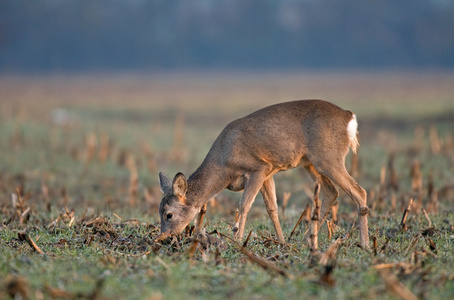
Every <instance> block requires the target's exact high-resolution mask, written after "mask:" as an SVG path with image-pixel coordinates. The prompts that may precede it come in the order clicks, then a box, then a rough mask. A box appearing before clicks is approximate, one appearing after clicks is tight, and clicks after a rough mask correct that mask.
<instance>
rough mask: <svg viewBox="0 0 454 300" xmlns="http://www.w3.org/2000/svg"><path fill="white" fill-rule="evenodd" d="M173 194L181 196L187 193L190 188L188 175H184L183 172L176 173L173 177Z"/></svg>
mask: <svg viewBox="0 0 454 300" xmlns="http://www.w3.org/2000/svg"><path fill="white" fill-rule="evenodd" d="M172 185H173V194H174V195H175V196H178V197H180V198H182V197H184V196H185V195H186V191H187V190H188V182H187V181H186V177H184V175H183V173H178V174H177V175H175V178H174V179H173V183H172Z"/></svg>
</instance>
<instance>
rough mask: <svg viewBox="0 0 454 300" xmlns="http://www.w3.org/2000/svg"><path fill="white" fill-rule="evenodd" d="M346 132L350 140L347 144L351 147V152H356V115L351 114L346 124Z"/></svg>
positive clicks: (357, 144) (357, 143)
mask: <svg viewBox="0 0 454 300" xmlns="http://www.w3.org/2000/svg"><path fill="white" fill-rule="evenodd" d="M347 134H348V139H349V141H350V144H349V146H350V147H351V148H352V151H353V153H355V154H356V153H357V152H358V147H359V141H358V122H357V121H356V115H355V114H353V116H352V119H351V120H350V122H348V125H347Z"/></svg>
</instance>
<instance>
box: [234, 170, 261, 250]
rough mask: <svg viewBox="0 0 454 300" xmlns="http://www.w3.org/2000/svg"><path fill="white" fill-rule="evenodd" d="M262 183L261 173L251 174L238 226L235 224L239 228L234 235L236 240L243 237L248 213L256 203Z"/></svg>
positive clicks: (242, 198) (242, 200) (241, 202)
mask: <svg viewBox="0 0 454 300" xmlns="http://www.w3.org/2000/svg"><path fill="white" fill-rule="evenodd" d="M262 185H263V178H262V176H260V175H251V176H250V177H249V178H248V179H247V181H246V185H245V187H244V192H243V196H242V197H241V201H240V212H239V216H238V226H237V225H236V224H235V227H237V228H238V230H237V231H236V233H235V236H234V238H235V240H236V241H240V240H241V239H242V238H243V234H244V226H245V225H246V218H247V214H248V213H249V210H250V209H251V206H252V203H254V200H255V197H256V196H257V194H258V192H259V190H260V188H261V186H262ZM235 229H236V228H235Z"/></svg>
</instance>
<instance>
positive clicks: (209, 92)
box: [0, 72, 454, 299]
mask: <svg viewBox="0 0 454 300" xmlns="http://www.w3.org/2000/svg"><path fill="white" fill-rule="evenodd" d="M453 83H454V75H453V74H451V73H425V74H413V73H403V72H400V73H385V72H383V73H354V72H351V73H340V72H338V73H320V72H319V73H315V74H309V73H297V72H287V73H284V72H282V73H273V74H252V73H247V74H233V73H230V74H221V73H218V74H215V73H211V74H203V73H196V74H192V73H191V74H190V73H185V74H153V75H144V74H142V75H137V74H132V75H115V76H105V74H104V75H84V76H82V75H80V76H79V75H62V76H56V75H53V76H43V77H37V76H31V77H20V76H16V77H14V76H3V77H1V78H0V93H1V94H2V102H1V103H0V153H2V155H1V158H0V221H1V223H2V227H1V228H0V241H1V250H0V252H1V255H0V256H1V263H0V278H2V279H0V299H3V298H5V297H7V295H11V296H17V297H19V296H21V297H23V298H24V297H28V298H36V299H43V298H77V297H79V298H90V299H103V298H109V297H119V298H126V297H128V298H141V299H143V298H148V297H151V298H156V299H161V298H166V299H168V298H170V299H177V298H178V299H180V298H181V297H190V298H191V297H192V298H231V297H235V298H238V297H245V298H257V299H276V298H284V297H285V298H289V297H290V298H294V297H301V295H304V296H307V297H317V298H323V299H326V298H333V297H336V298H359V297H361V298H375V297H380V298H390V297H402V298H405V299H414V298H413V297H415V296H416V297H419V298H431V299H435V298H438V299H442V298H452V296H453V295H454V281H453V280H454V273H453V272H452V268H451V266H452V264H453V263H454V257H453V255H452V251H451V249H452V246H453V241H454V239H453V237H454V229H453V224H454V216H453V207H454V206H453V201H454V154H453V153H454V150H453V143H452V140H453V139H452V136H453V134H454V132H453V131H452V128H454V126H453V125H454V124H453V123H454V118H453V117H452V115H453V111H454V105H453V102H452V99H454V84H453ZM301 98H325V99H328V100H333V101H334V102H336V103H337V104H339V105H341V106H343V107H345V108H348V109H351V110H353V111H355V112H356V113H357V115H358V119H359V123H360V131H361V148H360V152H359V156H358V157H350V156H349V157H348V161H347V164H348V167H349V169H352V170H354V172H355V173H356V175H355V177H356V178H357V179H358V180H359V182H360V183H361V185H362V186H364V187H365V188H366V190H367V191H368V195H369V199H368V201H369V206H370V207H371V217H370V222H369V223H370V234H371V244H372V249H373V251H371V252H370V253H369V252H366V251H364V250H361V249H360V248H359V247H358V246H357V245H356V241H357V239H358V237H357V235H358V231H357V228H356V226H355V224H356V223H355V222H356V209H355V208H354V206H353V204H352V202H351V201H349V200H348V199H347V197H346V196H345V195H344V194H341V196H340V197H339V199H338V201H339V202H340V205H339V211H337V210H336V212H337V214H336V217H335V218H334V216H333V218H331V219H330V222H329V223H328V225H329V226H326V224H324V225H322V229H321V231H320V233H319V235H318V242H317V245H318V247H317V250H318V251H319V252H320V255H321V260H318V259H315V255H312V256H311V255H310V247H309V245H308V244H307V241H305V239H304V236H305V232H307V230H309V227H310V209H309V208H308V206H307V205H308V204H310V203H312V197H313V190H314V183H313V182H312V181H311V180H310V179H308V176H307V175H305V174H303V173H302V172H300V171H298V170H294V171H288V172H284V173H282V174H279V175H278V176H276V177H277V178H276V186H277V190H278V198H279V204H280V207H285V216H284V215H283V216H282V217H281V222H282V225H283V229H284V234H285V235H286V236H290V235H291V238H289V239H288V243H287V244H286V245H284V246H282V245H280V244H279V243H277V241H276V239H275V237H274V232H273V231H272V226H271V224H270V222H269V220H268V219H267V218H266V216H265V214H266V213H265V210H264V207H263V205H262V204H261V203H260V202H261V201H260V200H258V201H257V203H256V204H257V205H254V206H253V208H252V210H251V212H250V214H249V218H248V220H249V221H248V224H247V227H248V230H251V233H250V235H249V236H248V238H247V241H246V242H244V244H243V245H242V246H240V245H237V244H236V243H233V242H231V241H230V239H229V238H228V237H230V236H231V235H232V227H233V225H234V224H235V208H236V207H237V200H238V194H233V193H229V192H223V193H221V195H219V196H218V197H216V199H215V200H213V201H211V202H210V203H209V204H208V205H207V208H206V209H207V210H206V215H205V216H204V218H203V217H200V219H199V222H198V223H199V224H202V222H203V224H204V228H197V229H195V227H189V228H188V229H187V231H186V232H185V233H184V234H182V235H181V236H179V237H168V236H161V235H159V229H158V228H159V220H158V213H157V206H158V204H159V201H160V195H161V193H160V191H159V187H158V182H157V173H158V172H159V171H165V172H166V173H169V174H174V173H175V172H177V171H183V172H184V173H185V174H186V175H189V174H188V173H190V172H191V171H193V170H194V169H195V168H196V167H197V165H198V164H199V163H200V162H201V160H202V159H203V157H204V156H205V154H206V152H207V151H208V147H209V146H210V145H211V143H212V142H213V140H214V138H215V137H216V135H217V134H218V133H219V131H220V130H221V129H222V127H223V126H225V124H227V122H229V121H230V120H232V119H234V118H236V117H239V116H242V115H244V114H246V113H248V112H251V111H253V110H255V109H256V108H259V107H262V106H264V105H267V104H271V103H275V102H277V101H284V100H291V99H301ZM352 158H354V160H353V163H354V165H353V166H350V164H351V159H352ZM290 193H291V194H290ZM290 195H291V197H290ZM410 199H414V200H413V202H412V205H409V203H410ZM321 200H323V199H321ZM304 208H306V209H305V210H304ZM303 211H305V212H304V213H303V214H302V212H303ZM404 212H405V215H404ZM300 216H301V217H300ZM299 217H300V218H299ZM298 218H299V219H298ZM303 220H304V222H302V221H303ZM297 222H300V224H299V225H298V224H297ZM295 224H297V225H295ZM207 232H209V233H208V234H207ZM317 258H318V256H317ZM276 274H280V275H282V276H276Z"/></svg>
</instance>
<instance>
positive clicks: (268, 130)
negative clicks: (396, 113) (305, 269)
mask: <svg viewBox="0 0 454 300" xmlns="http://www.w3.org/2000/svg"><path fill="white" fill-rule="evenodd" d="M357 125H358V123H357V122H356V116H355V114H353V113H352V112H350V111H347V110H344V109H342V108H340V107H338V106H336V105H334V104H332V103H329V102H326V101H323V100H299V101H291V102H284V103H280V104H275V105H272V106H268V107H265V108H263V109H260V110H258V111H256V112H254V113H252V114H250V115H248V116H246V117H243V118H240V119H238V120H235V121H233V122H231V123H230V124H228V125H227V126H226V127H225V128H224V130H222V132H221V134H220V135H219V136H218V137H217V139H216V140H215V142H214V143H213V145H212V146H211V149H210V151H209V152H208V154H207V156H206V157H205V159H204V161H203V162H202V164H201V165H200V166H199V167H198V169H197V170H196V171H195V172H194V173H193V174H192V175H191V176H189V179H188V180H186V178H185V176H184V175H183V174H182V173H178V174H176V176H175V178H174V179H173V181H171V180H170V179H169V177H167V176H166V175H165V174H163V173H159V181H160V185H161V190H162V192H163V193H164V195H163V198H162V201H161V204H160V206H159V214H160V217H161V232H162V233H165V232H168V233H171V234H177V233H180V232H181V231H182V230H183V229H184V228H185V227H186V225H187V224H189V222H191V220H192V219H193V218H194V217H195V215H196V214H197V212H199V210H200V209H201V207H202V206H203V205H204V204H205V203H207V202H208V201H209V200H210V199H212V198H213V197H214V196H216V195H217V194H218V193H220V192H221V191H222V190H223V189H225V188H227V189H229V190H232V191H241V190H244V192H243V196H242V198H241V201H240V213H239V224H237V226H238V230H237V232H236V234H235V238H236V239H241V238H242V236H243V232H244V226H245V222H246V217H247V214H248V212H249V209H250V208H251V206H252V203H253V202H254V199H255V197H256V195H257V193H258V192H259V191H260V192H261V193H262V196H263V200H264V202H265V206H266V210H267V212H268V214H269V216H270V218H271V220H272V222H273V225H274V228H275V231H276V234H277V237H278V239H279V242H281V243H285V240H284V235H283V234H282V229H281V226H280V224H279V219H278V213H277V202H276V191H275V185H274V180H273V175H274V174H276V173H277V172H280V171H285V170H288V169H291V168H295V167H298V166H303V167H304V168H305V169H306V170H307V171H308V172H309V174H310V175H311V177H312V178H313V179H314V180H315V181H317V182H319V183H320V184H321V192H322V197H323V203H322V209H321V215H320V224H322V223H323V222H324V220H325V219H326V217H327V215H328V214H329V212H330V210H331V207H332V205H333V204H334V201H335V200H336V198H337V196H338V190H337V189H336V187H335V186H334V184H337V185H338V186H339V187H340V188H341V189H342V190H344V191H345V192H346V193H347V194H348V195H349V196H350V198H351V199H353V201H354V202H355V203H356V205H357V207H358V214H359V216H360V226H359V228H360V243H361V246H362V247H363V248H368V247H369V235H368V225H367V214H368V211H369V208H368V207H367V199H366V198H367V195H366V191H365V190H364V189H363V188H362V187H361V186H360V185H359V184H358V183H356V181H355V180H354V179H353V178H352V177H351V176H350V175H349V174H348V172H347V170H346V169H345V157H346V155H347V153H348V151H349V148H352V150H353V152H355V153H356V150H357V148H358V146H359V144H358V139H357Z"/></svg>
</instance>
